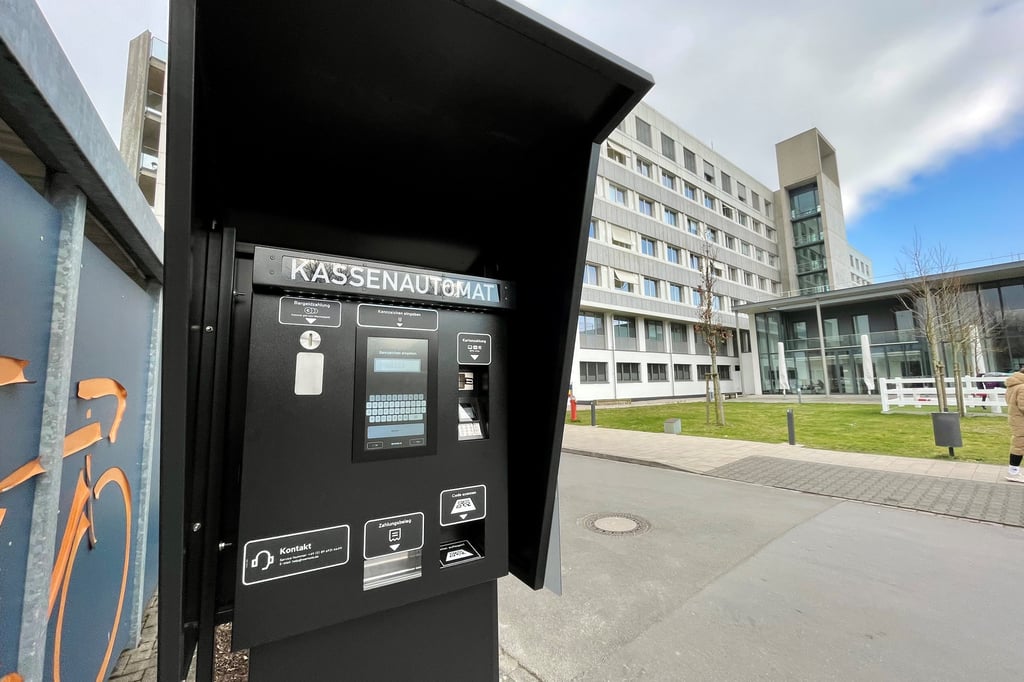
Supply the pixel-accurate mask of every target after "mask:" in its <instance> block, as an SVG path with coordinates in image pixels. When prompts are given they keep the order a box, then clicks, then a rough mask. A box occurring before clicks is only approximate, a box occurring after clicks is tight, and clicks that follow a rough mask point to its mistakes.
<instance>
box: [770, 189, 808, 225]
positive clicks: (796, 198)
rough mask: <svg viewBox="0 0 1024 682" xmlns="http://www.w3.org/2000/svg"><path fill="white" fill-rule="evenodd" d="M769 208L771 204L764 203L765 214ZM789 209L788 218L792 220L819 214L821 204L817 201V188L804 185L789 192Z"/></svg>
mask: <svg viewBox="0 0 1024 682" xmlns="http://www.w3.org/2000/svg"><path fill="white" fill-rule="evenodd" d="M769 206H771V204H769V203H768V202H767V201H766V202H764V210H765V213H768V207H769ZM789 209H790V218H792V219H793V220H798V219H800V218H805V217H807V216H812V215H815V214H817V213H821V202H820V201H819V200H818V186H817V185H804V186H803V187H798V188H796V189H794V190H790V192H789Z"/></svg>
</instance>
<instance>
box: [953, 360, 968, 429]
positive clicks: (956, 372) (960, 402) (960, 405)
mask: <svg viewBox="0 0 1024 682" xmlns="http://www.w3.org/2000/svg"><path fill="white" fill-rule="evenodd" d="M953 383H954V384H955V385H956V406H957V410H956V411H957V412H959V413H960V416H961V417H966V416H967V401H966V400H964V381H963V375H962V374H961V373H960V363H959V362H954V363H953Z"/></svg>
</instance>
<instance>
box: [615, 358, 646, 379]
mask: <svg viewBox="0 0 1024 682" xmlns="http://www.w3.org/2000/svg"><path fill="white" fill-rule="evenodd" d="M615 378H616V379H618V380H619V381H620V382H621V383H636V382H638V381H640V363H639V362H616V363H615Z"/></svg>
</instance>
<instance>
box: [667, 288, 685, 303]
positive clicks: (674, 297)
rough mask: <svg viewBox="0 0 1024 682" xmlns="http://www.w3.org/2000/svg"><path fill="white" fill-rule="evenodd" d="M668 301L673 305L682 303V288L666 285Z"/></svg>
mask: <svg viewBox="0 0 1024 682" xmlns="http://www.w3.org/2000/svg"><path fill="white" fill-rule="evenodd" d="M668 300H670V301H672V302H673V303H682V302H683V288H682V287H681V286H679V285H678V284H669V285H668Z"/></svg>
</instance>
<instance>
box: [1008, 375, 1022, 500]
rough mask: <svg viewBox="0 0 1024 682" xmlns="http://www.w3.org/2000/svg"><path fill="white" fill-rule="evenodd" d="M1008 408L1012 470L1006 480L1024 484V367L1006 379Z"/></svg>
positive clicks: (1009, 470) (1010, 469)
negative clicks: (1022, 460)
mask: <svg viewBox="0 0 1024 682" xmlns="http://www.w3.org/2000/svg"><path fill="white" fill-rule="evenodd" d="M1006 406H1007V408H1008V411H1009V413H1010V468H1009V469H1008V470H1007V471H1006V480H1007V481H1013V482H1014V483H1024V472H1022V471H1021V468H1020V463H1021V459H1024V365H1021V367H1020V369H1018V370H1017V371H1016V372H1014V373H1013V374H1011V375H1010V376H1008V377H1007V378H1006Z"/></svg>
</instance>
